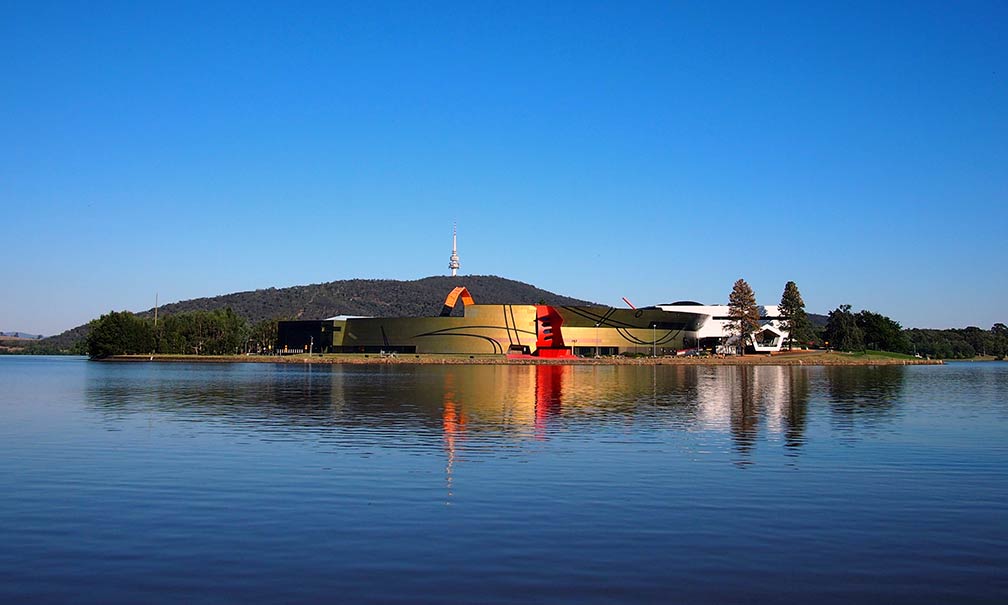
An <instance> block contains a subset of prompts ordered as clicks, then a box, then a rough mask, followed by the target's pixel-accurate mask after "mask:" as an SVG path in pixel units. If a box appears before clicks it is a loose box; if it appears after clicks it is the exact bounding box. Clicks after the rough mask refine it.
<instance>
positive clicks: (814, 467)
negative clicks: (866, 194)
mask: <svg viewBox="0 0 1008 605" xmlns="http://www.w3.org/2000/svg"><path fill="white" fill-rule="evenodd" d="M1006 454H1008V365H1006V364H1000V363H988V364H950V365H947V366H933V367H874V368H872V367H862V368H789V367H711V368H702V367H676V366H664V367H656V368H655V367H622V366H621V367H562V366H550V367H546V366H541V367H534V366H532V367H509V366H502V367H493V366H474V367H462V366H386V367H382V366H374V367H362V366H352V367H338V366H335V367H332V366H325V367H322V366H314V367H311V366H303V367H302V366H294V365H281V366H273V365H266V364H239V365H210V364H207V365H199V364H192V365H188V364H158V363H138V364H101V363H90V362H87V361H84V360H81V359H71V358H33V357H4V358H0V485H2V491H0V602H4V603H10V602H42V601H73V602H85V603H86V602H94V603H108V602H158V601H160V602H219V601H242V602H278V601H284V602H305V601H307V602H316V601H326V602H375V603H395V602H431V603H496V602H500V603H506V602H536V603H540V602H542V603H549V602H568V603H590V602H605V603H609V602H656V603H672V602H690V603H697V602H714V603H736V602H737V603H741V602H789V603H794V602H808V601H812V600H815V601H817V602H838V603H839V602H845V603H846V602H877V603H893V602H935V603H938V602H942V603H968V602H990V603H1004V602H1008V514H1006V513H1008V470H1006V462H1008V457H1006Z"/></svg>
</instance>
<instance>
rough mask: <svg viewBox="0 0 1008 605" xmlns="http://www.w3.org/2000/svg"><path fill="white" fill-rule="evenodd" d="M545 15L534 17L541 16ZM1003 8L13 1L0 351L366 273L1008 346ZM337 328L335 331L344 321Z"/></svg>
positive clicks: (4, 117)
mask: <svg viewBox="0 0 1008 605" xmlns="http://www.w3.org/2000/svg"><path fill="white" fill-rule="evenodd" d="M544 5H546V6H544ZM1005 32H1008V4H1006V3H1004V2H990V3H981V2H962V3H949V2H935V3H929V2H906V3H897V2H866V3H846V2H844V3H839V2H838V3H835V4H834V5H832V6H820V5H819V3H812V5H811V6H810V5H809V3H795V4H775V5H771V4H767V3H753V2H746V3H738V4H734V3H732V4H723V5H718V6H715V5H714V4H713V3H706V2H697V3H692V4H686V3H682V4H680V3H674V2H661V3H618V2H609V3H585V2H572V3H569V4H568V3H542V2H530V3H519V2H497V3H483V2H464V3H462V2H460V3H457V4H456V5H455V6H454V7H450V6H448V7H445V6H442V7H438V8H430V7H425V6H420V3H403V4H398V3H388V4H382V3H370V2H353V3H346V4H342V5H338V4H336V3H330V2H325V3H319V4H315V5H313V4H309V3H293V4H292V3H277V4H276V5H274V6H251V7H250V6H247V5H246V4H245V3H235V4H225V3H218V2H209V3H208V2H194V3H191V4H190V3H174V2H173V3H170V4H165V5H157V4H155V3H153V2H123V3H95V5H94V6H92V3H85V2H80V3H69V4H62V3H60V4H50V3H42V2H17V3H7V4H6V5H5V7H4V8H3V9H2V10H0V77H2V90H0V93H2V94H0V142H2V145H0V208H2V218H3V233H4V235H5V239H6V246H5V247H4V250H5V251H4V253H3V262H2V263H0V287H2V291H3V295H2V296H0V330H22V331H27V332H37V333H43V334H53V333H58V332H60V331H62V330H64V329H66V328H70V327H73V326H75V325H77V324H80V323H83V322H85V321H87V320H89V319H91V318H93V317H95V316H97V315H99V314H101V313H103V312H107V311H109V310H110V309H130V310H140V309H147V308H150V307H151V306H153V302H154V293H155V291H157V292H159V293H160V299H161V301H162V302H169V301H175V300H182V299H187V298H193V297H199V296H209V295H216V294H223V293H228V292H234V291H240V290H250V289H256V288H266V287H271V286H275V287H281V286H289V285H297V284H308V283H318V282H324V281H331V280H336V279H345V278H352V277H375V278H394V279H415V278H420V277H425V276H428V275H436V274H445V273H446V272H447V263H448V255H449V252H450V244H451V226H452V222H453V221H455V220H457V221H458V224H459V253H460V255H461V258H462V272H463V273H472V274H496V275H501V276H505V277H510V278H514V279H519V280H522V281H527V282H531V283H534V284H535V285H537V286H540V287H543V288H546V289H549V290H553V291H555V292H560V293H564V294H569V295H572V296H578V297H581V298H586V299H591V300H596V301H599V302H603V303H608V304H614V305H616V304H621V303H620V297H621V296H627V297H629V298H630V299H631V300H632V301H633V302H634V303H635V304H637V305H646V304H653V303H660V302H668V301H672V300H678V299H684V298H688V299H694V300H699V301H702V302H707V303H714V302H721V301H725V300H727V296H728V292H729V291H730V289H731V285H732V283H733V282H734V281H735V280H736V279H738V278H739V277H744V278H745V279H746V280H748V281H749V283H750V284H752V286H753V288H754V289H755V291H756V293H757V297H758V298H759V300H760V301H761V302H763V303H775V302H777V301H778V300H779V298H780V294H781V291H782V290H783V287H784V283H785V282H786V281H788V280H795V281H796V282H797V283H798V285H799V287H800V289H801V291H802V293H803V295H804V297H805V301H806V303H807V306H808V309H809V310H810V311H813V312H825V311H828V310H829V309H832V308H834V307H836V306H837V305H839V304H842V303H849V304H852V305H853V306H854V307H855V308H856V309H859V308H869V309H872V310H875V311H878V312H881V313H884V314H887V315H890V316H892V317H893V318H894V319H897V320H898V321H901V322H902V323H903V324H904V325H905V326H916V327H958V326H965V325H970V324H972V325H979V326H981V327H984V328H989V327H990V326H991V324H992V323H994V322H996V321H1004V322H1008V310H1006V304H1005V300H1006V299H1008V277H1006V274H1008V272H1006V270H1005V260H1006V258H1008V255H1006V241H1008V238H1006V233H1008V210H1006V202H1008V84H1006V82H1008V80H1006V77H1008V62H1006V59H1008V35H1006V33H1005ZM334 311H338V310H334Z"/></svg>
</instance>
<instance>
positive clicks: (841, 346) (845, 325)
mask: <svg viewBox="0 0 1008 605" xmlns="http://www.w3.org/2000/svg"><path fill="white" fill-rule="evenodd" d="M826 340H827V342H829V343H830V347H832V348H834V349H836V350H838V351H860V350H862V349H864V334H863V333H862V332H861V328H859V327H858V325H857V318H855V317H854V313H852V312H851V306H850V305H840V306H839V307H837V308H836V309H833V310H832V311H830V313H829V320H828V321H827V322H826Z"/></svg>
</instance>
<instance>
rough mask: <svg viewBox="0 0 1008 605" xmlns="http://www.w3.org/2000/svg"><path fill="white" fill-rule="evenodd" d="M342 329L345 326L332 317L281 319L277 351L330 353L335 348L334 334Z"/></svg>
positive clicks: (278, 329) (278, 325) (278, 326)
mask: <svg viewBox="0 0 1008 605" xmlns="http://www.w3.org/2000/svg"><path fill="white" fill-rule="evenodd" d="M342 329H343V326H341V325H336V322H335V321H333V320H331V319H308V320H299V321H281V322H279V323H278V324H277V351H278V352H279V353H281V354H283V353H308V352H309V351H310V352H312V353H329V352H331V351H332V348H333V336H334V335H335V334H338V333H339V331H340V330H342ZM337 340H338V337H337Z"/></svg>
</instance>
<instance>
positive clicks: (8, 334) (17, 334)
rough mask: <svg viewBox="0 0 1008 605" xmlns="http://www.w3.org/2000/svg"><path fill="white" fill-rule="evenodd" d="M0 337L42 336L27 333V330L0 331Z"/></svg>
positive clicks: (29, 337) (33, 337)
mask: <svg viewBox="0 0 1008 605" xmlns="http://www.w3.org/2000/svg"><path fill="white" fill-rule="evenodd" d="M0 338H27V339H36V338H42V336H40V335H39V334H29V333H27V332H0Z"/></svg>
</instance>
